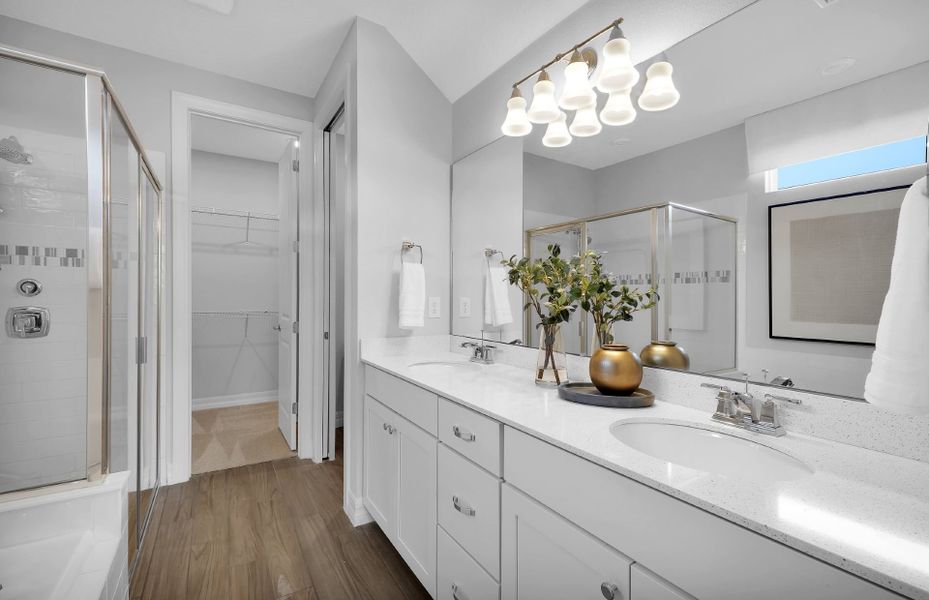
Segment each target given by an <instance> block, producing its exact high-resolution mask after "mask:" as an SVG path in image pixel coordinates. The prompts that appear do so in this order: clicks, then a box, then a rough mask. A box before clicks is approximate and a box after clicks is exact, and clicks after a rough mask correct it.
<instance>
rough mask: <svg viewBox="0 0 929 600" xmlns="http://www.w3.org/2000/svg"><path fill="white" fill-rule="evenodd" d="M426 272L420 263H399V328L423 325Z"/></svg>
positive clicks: (413, 327)
mask: <svg viewBox="0 0 929 600" xmlns="http://www.w3.org/2000/svg"><path fill="white" fill-rule="evenodd" d="M425 312H426V272H425V271H424V270H423V266H422V264H420V263H414V262H403V263H401V265H400V329H415V328H416V327H422V326H423V325H425V322H424V318H425Z"/></svg>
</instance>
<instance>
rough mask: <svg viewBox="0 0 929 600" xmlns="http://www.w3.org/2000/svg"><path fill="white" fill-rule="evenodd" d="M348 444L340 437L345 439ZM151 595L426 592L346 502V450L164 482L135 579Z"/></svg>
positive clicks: (324, 597) (219, 597) (315, 598)
mask: <svg viewBox="0 0 929 600" xmlns="http://www.w3.org/2000/svg"><path fill="white" fill-rule="evenodd" d="M339 446H341V444H339ZM130 598H133V599H146V600H156V599H157V600H161V599H164V600H186V599H216V600H236V599H239V598H248V599H254V600H264V599H268V600H276V599H279V598H282V599H286V600H329V599H341V598H352V599H366V598H369V599H372V600H373V599H375V598H376V599H378V600H381V599H405V598H414V599H426V598H429V594H428V593H427V592H426V590H425V589H424V588H423V587H422V585H420V583H419V581H418V580H417V579H416V576H415V575H414V574H413V573H412V571H410V570H409V568H408V567H407V566H406V564H405V563H404V562H403V559H402V558H400V555H399V554H397V552H396V550H394V548H393V546H391V544H390V542H389V541H388V540H387V538H386V537H384V534H383V533H382V532H381V530H380V529H379V528H378V527H377V525H374V524H373V523H372V524H369V525H364V526H362V527H358V528H353V527H352V526H351V523H349V520H348V517H346V516H345V513H344V512H343V511H342V458H341V453H339V454H338V455H337V457H336V460H333V461H328V462H326V463H323V464H313V463H312V462H311V461H308V460H300V459H297V458H286V459H281V460H276V461H272V462H266V463H261V464H256V465H248V466H244V467H237V468H234V469H227V470H224V471H214V472H211V473H204V474H201V475H195V476H194V477H193V478H192V479H191V480H190V481H188V482H186V483H182V484H179V485H173V486H168V487H165V488H163V489H162V490H161V491H160V492H159V494H158V500H157V503H156V506H155V512H154V514H153V515H152V522H151V524H150V529H149V532H148V534H147V535H146V539H145V543H144V546H143V548H142V553H141V556H140V557H139V564H138V565H137V568H136V571H135V574H134V577H133V579H132V583H131V590H130Z"/></svg>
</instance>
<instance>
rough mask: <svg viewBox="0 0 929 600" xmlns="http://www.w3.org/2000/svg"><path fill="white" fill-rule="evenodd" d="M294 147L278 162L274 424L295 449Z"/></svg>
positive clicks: (295, 184) (291, 447)
mask: <svg viewBox="0 0 929 600" xmlns="http://www.w3.org/2000/svg"><path fill="white" fill-rule="evenodd" d="M296 164H297V147H296V144H295V143H294V141H291V142H290V143H289V144H288V145H287V151H286V152H284V154H283V156H281V160H280V161H279V162H278V168H277V171H278V196H279V197H280V233H279V236H280V237H279V239H280V248H279V250H280V253H279V255H278V256H279V260H278V264H279V265H280V273H279V277H278V285H279V286H280V294H279V296H278V298H279V300H278V301H279V302H280V306H279V308H278V318H279V325H280V331H278V357H277V361H278V362H277V364H278V367H277V368H278V383H277V389H278V399H277V403H278V404H277V424H278V427H279V428H280V430H281V433H282V434H283V435H284V439H286V440H287V444H288V445H289V446H290V449H291V450H296V449H297V336H298V335H299V334H298V333H297V322H298V316H297V306H298V302H297V294H298V290H299V286H298V285H297V267H298V265H297V260H298V253H297V252H296V243H297V216H298V215H297V211H298V202H297V198H298V185H297V170H296V166H295V165H296Z"/></svg>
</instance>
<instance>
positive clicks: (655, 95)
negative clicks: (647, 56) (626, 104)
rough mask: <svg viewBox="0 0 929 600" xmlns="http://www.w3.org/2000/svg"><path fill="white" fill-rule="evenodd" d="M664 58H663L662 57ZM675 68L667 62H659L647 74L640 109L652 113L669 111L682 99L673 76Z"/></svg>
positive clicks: (640, 97) (640, 98) (640, 99)
mask: <svg viewBox="0 0 929 600" xmlns="http://www.w3.org/2000/svg"><path fill="white" fill-rule="evenodd" d="M662 58H663V57H662ZM673 72H674V67H672V66H671V63H669V62H668V61H667V60H659V61H658V62H655V63H652V65H651V66H650V67H649V68H648V70H647V71H646V72H645V77H646V78H647V79H646V81H645V89H643V90H642V95H641V96H639V108H641V109H642V110H647V111H650V112H657V111H659V110H667V109H669V108H671V107H672V106H674V105H675V104H677V102H678V100H680V99H681V94H680V92H678V91H677V88H676V87H674V80H673V79H672V78H671V74H672V73H673Z"/></svg>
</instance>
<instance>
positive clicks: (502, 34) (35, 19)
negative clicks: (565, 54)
mask: <svg viewBox="0 0 929 600" xmlns="http://www.w3.org/2000/svg"><path fill="white" fill-rule="evenodd" d="M586 2H587V0H439V1H437V0H337V1H332V0H330V1H328V2H321V1H319V0H196V1H193V0H157V1H155V0H81V1H80V2H74V1H66V0H29V1H28V2H23V0H0V14H4V15H7V16H10V17H13V18H16V19H20V20H23V21H28V22H30V23H35V24H36V25H41V26H44V27H48V28H51V29H56V30H59V31H63V32H66V33H70V34H73V35H78V36H81V37H85V38H89V39H92V40H96V41H99V42H103V43H105V44H110V45H113V46H118V47H120V48H125V49H127V50H133V51H135V52H141V53H143V54H148V55H150V56H155V57H158V58H162V59H165V60H170V61H173V62H177V63H181V64H184V65H188V66H191V67H196V68H200V69H205V70H208V71H213V72H215V73H220V74H223V75H228V76H231V77H236V78H239V79H244V80H246V81H251V82H253V83H258V84H262V85H266V86H270V87H274V88H277V89H281V90H285V91H288V92H293V93H297V94H302V95H305V96H311V97H313V96H315V95H316V92H317V90H318V89H319V86H320V84H321V83H322V81H323V78H324V77H325V75H326V73H327V72H328V70H329V65H330V64H331V62H332V60H333V58H334V57H335V55H336V52H337V51H338V49H339V45H340V44H341V43H342V40H343V38H344V37H345V34H346V33H347V32H348V30H349V28H350V26H351V23H352V20H353V19H354V17H355V16H356V15H357V16H360V17H363V18H365V19H368V20H370V21H373V22H375V23H378V24H380V25H383V26H384V27H386V28H387V30H388V31H390V32H391V34H392V35H393V36H394V37H395V38H396V39H397V41H398V42H399V43H400V45H401V46H402V47H403V48H404V49H405V50H406V51H407V52H408V53H409V54H410V56H411V57H412V58H413V59H414V60H415V61H416V62H417V63H418V64H419V65H420V67H421V68H422V69H423V70H424V71H425V72H426V74H427V75H428V76H429V77H430V78H431V79H432V80H433V81H434V82H435V84H436V86H437V87H438V88H439V89H440V90H441V91H442V92H443V93H444V94H445V96H446V97H448V99H449V100H450V101H454V100H456V99H458V98H459V97H460V96H461V95H463V94H464V93H465V92H467V91H468V90H470V89H471V88H472V87H474V86H475V85H477V84H478V83H479V82H480V81H481V80H483V79H484V78H485V77H486V76H487V75H489V74H490V73H492V72H494V71H495V70H497V69H498V68H499V67H500V66H502V65H503V64H504V63H505V62H506V61H507V60H509V59H510V58H511V57H512V56H514V55H515V54H517V53H518V52H519V51H520V50H522V49H523V48H525V47H526V46H528V45H529V44H530V43H531V42H532V41H533V40H535V39H536V38H538V37H539V36H540V35H542V34H543V33H545V32H546V31H548V30H549V29H551V28H552V27H553V26H555V25H556V24H557V23H558V22H559V21H561V20H562V19H563V18H564V17H566V16H568V15H569V14H571V13H572V12H574V11H575V10H577V9H578V8H580V7H581V6H583V5H584V4H585V3H586ZM230 9H231V10H230ZM227 10H229V12H228V14H226V11H227ZM0 42H2V40H0Z"/></svg>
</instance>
